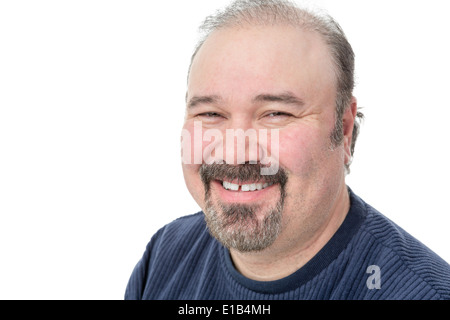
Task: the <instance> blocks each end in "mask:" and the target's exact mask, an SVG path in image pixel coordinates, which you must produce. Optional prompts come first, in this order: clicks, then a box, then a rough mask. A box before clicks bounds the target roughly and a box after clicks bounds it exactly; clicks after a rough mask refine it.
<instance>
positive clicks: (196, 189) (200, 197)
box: [182, 163, 205, 208]
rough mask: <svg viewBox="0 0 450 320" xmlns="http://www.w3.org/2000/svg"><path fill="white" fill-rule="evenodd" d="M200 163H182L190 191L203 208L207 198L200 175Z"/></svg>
mask: <svg viewBox="0 0 450 320" xmlns="http://www.w3.org/2000/svg"><path fill="white" fill-rule="evenodd" d="M199 168H200V165H195V164H184V163H183V164H182V169H183V176H184V181H185V183H186V187H187V189H188V190H189V193H190V194H191V195H192V197H193V198H194V200H195V201H196V202H197V203H198V205H199V206H200V207H202V208H203V204H204V200H205V188H204V186H203V183H202V181H201V178H200V175H199V173H198V172H199Z"/></svg>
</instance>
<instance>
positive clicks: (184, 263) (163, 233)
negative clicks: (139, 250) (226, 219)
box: [125, 212, 212, 299]
mask: <svg viewBox="0 0 450 320" xmlns="http://www.w3.org/2000/svg"><path fill="white" fill-rule="evenodd" d="M211 239H212V238H211V236H210V235H209V233H208V230H207V228H206V224H205V221H204V217H203V212H198V213H196V214H192V215H188V216H183V217H181V218H178V219H176V220H174V221H172V222H171V223H169V224H167V225H165V226H164V227H162V228H161V229H159V230H158V231H157V232H156V233H155V234H154V235H153V237H152V238H151V240H150V242H149V243H148V244H147V246H146V249H145V252H144V254H143V256H142V258H141V259H140V260H139V262H138V263H137V265H136V267H135V268H134V270H133V272H132V274H131V277H130V279H129V281H128V285H127V288H126V292H125V299H142V298H143V297H144V296H146V295H148V292H147V291H149V288H150V287H152V289H153V290H157V289H158V290H159V289H160V288H162V287H163V285H158V281H160V280H161V279H163V278H166V277H167V276H168V275H169V274H177V273H179V272H180V269H181V268H182V267H183V268H184V269H189V268H190V267H192V266H193V265H195V262H196V261H195V260H196V259H199V258H200V257H201V254H199V253H201V252H203V251H206V250H205V249H206V248H207V247H208V246H211V245H212V244H211V242H212V241H211Z"/></svg>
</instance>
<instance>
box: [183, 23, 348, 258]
mask: <svg viewBox="0 0 450 320" xmlns="http://www.w3.org/2000/svg"><path fill="white" fill-rule="evenodd" d="M335 98H336V80H335V75H334V72H333V65H332V61H331V57H330V53H329V49H328V47H327V46H326V45H325V44H324V42H323V40H322V39H321V37H320V36H318V35H317V34H314V33H311V32H307V31H302V30H299V29H296V28H292V27H286V26H279V27H248V28H240V29H234V28H230V29H223V30H219V31H216V32H214V33H213V34H212V35H210V36H209V37H208V39H207V40H206V41H205V43H204V44H203V46H202V47H201V49H200V50H199V51H198V53H197V55H196V57H195V59H194V61H193V63H192V66H191V70H190V76H189V83H188V93H187V110H186V119H185V124H184V127H183V129H185V130H186V132H189V133H190V137H191V145H192V146H194V145H197V146H198V144H199V143H200V145H201V148H202V150H203V151H204V150H206V148H207V147H208V145H209V144H210V143H211V142H209V141H201V140H200V141H195V137H196V135H195V133H194V131H195V130H194V128H195V127H196V126H197V129H198V128H199V124H200V121H201V128H202V130H203V133H205V132H207V131H208V130H210V131H211V129H215V130H216V131H214V132H216V133H218V132H220V133H221V134H222V136H223V137H226V130H227V129H228V130H230V129H234V130H237V129H242V130H243V131H246V130H249V129H251V130H255V132H257V136H258V138H259V137H260V136H261V133H262V132H264V133H266V132H267V133H268V136H267V138H266V139H265V142H267V143H264V144H263V143H261V141H260V140H258V148H257V149H258V151H259V152H256V153H255V152H253V151H252V150H250V147H249V145H250V143H248V142H247V143H246V144H245V150H246V153H245V161H246V162H247V163H246V164H244V165H241V164H238V163H237V162H236V160H237V158H236V156H235V157H234V158H233V161H232V162H233V163H230V159H229V158H228V159H226V155H227V154H230V153H231V151H232V150H233V151H237V145H236V144H237V142H236V143H235V141H234V140H232V143H231V144H230V141H227V142H224V143H223V144H222V145H223V152H219V153H217V152H216V154H215V156H216V161H218V160H224V161H226V160H228V163H226V164H222V165H218V164H217V165H216V164H212V165H209V164H205V163H203V164H202V165H200V164H198V163H197V164H187V163H184V164H183V173H184V177H185V181H186V185H187V187H188V189H189V191H190V193H191V194H192V196H193V197H194V199H195V200H196V201H197V203H198V204H199V205H200V207H201V208H202V210H203V211H204V213H205V217H206V221H207V223H208V227H209V229H210V231H211V232H212V234H213V235H214V236H216V237H217V238H219V240H220V241H222V242H223V243H224V244H225V245H226V246H228V247H231V248H235V249H237V250H239V251H258V250H263V249H265V248H267V247H270V246H272V245H274V244H275V243H278V244H279V245H285V246H286V245H289V244H294V243H299V241H302V242H304V243H307V242H308V241H310V240H311V239H312V238H313V237H314V235H315V234H317V232H318V231H320V229H321V228H323V227H324V224H326V222H327V219H329V215H330V212H332V210H333V206H334V205H335V200H336V198H337V197H338V193H339V192H340V190H342V188H343V186H344V187H345V182H344V177H345V170H344V161H345V159H346V152H345V151H344V147H343V146H332V144H331V140H330V135H331V133H332V131H333V129H334V124H335ZM262 129H265V130H266V131H264V130H262ZM271 137H277V138H278V139H271ZM197 138H198V135H197ZM197 140H198V139H197ZM204 140H207V139H204ZM216 142H217V141H216ZM212 143H214V141H213V142H212ZM275 144H276V145H275ZM275 150H277V152H275ZM234 153H235V154H236V153H237V152H234ZM267 155H271V161H272V164H273V163H274V162H276V164H277V166H276V167H277V169H278V170H277V171H276V174H274V175H270V176H260V175H259V172H260V169H261V166H260V165H259V164H261V160H262V158H263V157H265V156H267ZM218 158H221V159H218ZM203 160H204V162H205V161H206V159H203ZM249 161H253V162H257V164H256V165H254V164H248V162H249ZM192 162H193V161H192ZM192 162H191V163H192ZM253 162H252V163H253ZM208 163H209V162H208ZM224 181H225V182H224ZM252 184H253V186H252ZM237 185H239V187H238V188H236V187H237ZM249 188H250V189H254V188H256V190H254V191H250V190H248V189H249ZM236 189H237V190H236Z"/></svg>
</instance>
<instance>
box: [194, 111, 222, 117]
mask: <svg viewBox="0 0 450 320" xmlns="http://www.w3.org/2000/svg"><path fill="white" fill-rule="evenodd" d="M197 117H207V118H217V117H221V115H220V114H218V113H215V112H204V113H200V114H198V115H197Z"/></svg>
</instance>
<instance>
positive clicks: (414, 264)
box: [358, 199, 450, 299]
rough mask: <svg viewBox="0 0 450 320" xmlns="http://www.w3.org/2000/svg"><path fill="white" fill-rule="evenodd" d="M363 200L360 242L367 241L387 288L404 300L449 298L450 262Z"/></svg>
mask: <svg viewBox="0 0 450 320" xmlns="http://www.w3.org/2000/svg"><path fill="white" fill-rule="evenodd" d="M359 200H361V199H359ZM361 202H362V203H363V205H364V207H365V211H366V219H365V221H364V223H363V224H362V226H361V229H360V232H359V236H358V238H359V239H358V242H359V243H361V244H363V243H364V244H366V246H367V247H366V248H365V250H366V253H367V254H368V256H370V257H371V258H370V259H372V260H371V261H373V265H377V266H378V267H379V268H380V270H381V274H382V278H381V280H382V282H384V287H385V288H387V289H391V290H392V291H391V293H390V294H395V296H394V298H401V299H427V298H430V299H431V298H433V299H450V265H449V264H448V263H447V262H446V261H444V260H443V259H442V258H441V257H439V256H438V255H437V254H436V253H434V252H433V251H432V250H431V249H429V248H428V247H427V246H425V245H424V244H423V243H421V242H420V241H419V240H417V239H416V238H415V237H413V236H412V235H410V234H409V233H408V232H406V231H405V230H403V229H402V228H401V227H400V226H398V225H397V224H396V223H394V222H393V221H391V220H390V219H389V218H387V217H386V216H384V215H383V214H381V213H380V212H379V211H377V210H376V209H374V208H373V207H372V206H370V205H368V204H367V203H365V202H364V201H362V200H361ZM363 239H364V240H363ZM385 292H386V291H385ZM394 292H395V293H394ZM391 297H392V296H391Z"/></svg>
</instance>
